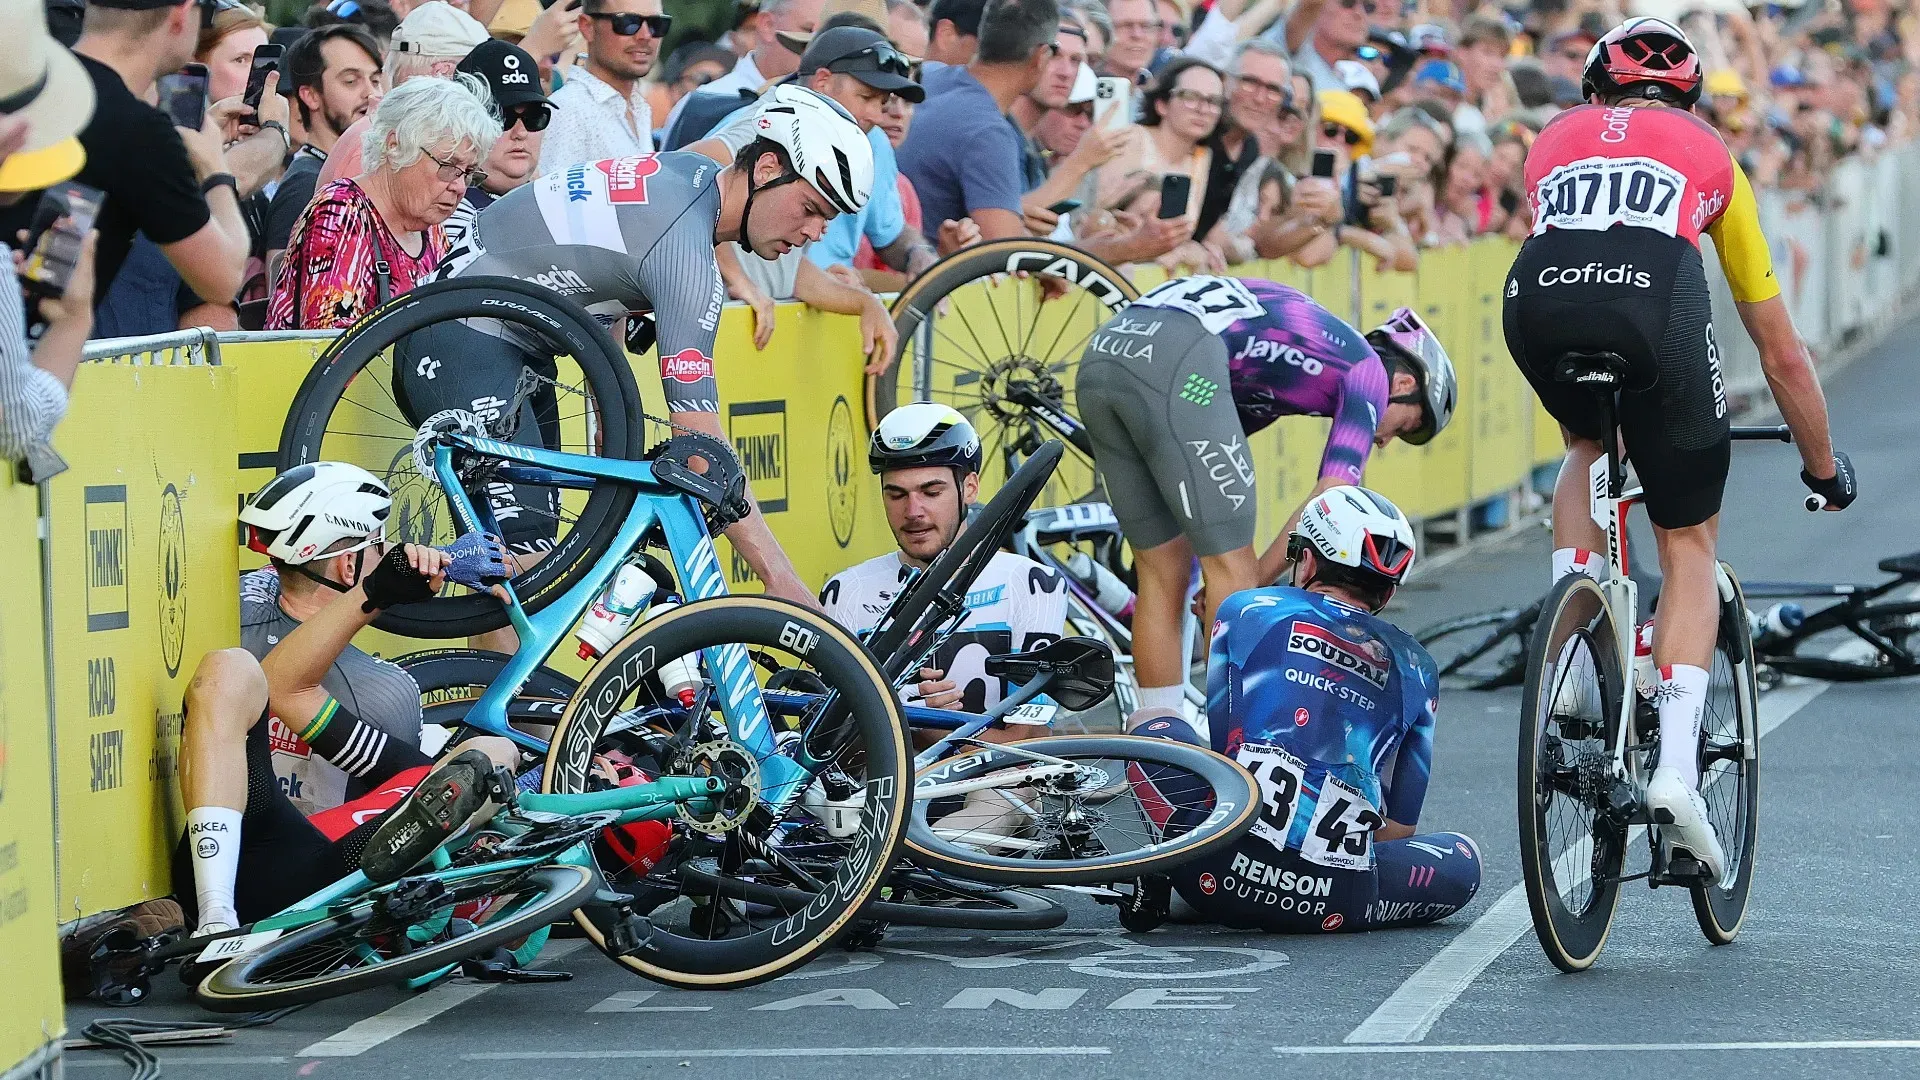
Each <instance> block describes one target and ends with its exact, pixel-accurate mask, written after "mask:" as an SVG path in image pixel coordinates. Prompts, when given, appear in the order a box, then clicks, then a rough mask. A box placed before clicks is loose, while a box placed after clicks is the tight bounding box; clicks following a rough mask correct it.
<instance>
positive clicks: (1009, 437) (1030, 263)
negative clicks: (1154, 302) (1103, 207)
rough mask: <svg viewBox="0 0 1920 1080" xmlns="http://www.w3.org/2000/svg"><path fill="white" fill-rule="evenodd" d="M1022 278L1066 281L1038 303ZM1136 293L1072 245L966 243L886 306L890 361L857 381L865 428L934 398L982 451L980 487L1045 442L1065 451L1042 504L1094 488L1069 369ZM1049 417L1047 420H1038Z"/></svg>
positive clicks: (1033, 285)
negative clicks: (896, 339)
mask: <svg viewBox="0 0 1920 1080" xmlns="http://www.w3.org/2000/svg"><path fill="white" fill-rule="evenodd" d="M1016 271H1025V272H1028V273H1030V274H1033V275H1035V276H1036V277H1042V278H1051V279H1054V280H1055V281H1059V282H1064V283H1066V285H1065V287H1066V290H1067V294H1066V295H1065V296H1061V297H1059V298H1057V299H1053V300H1047V301H1044V302H1043V301H1042V299H1041V292H1040V285H1039V282H1038V281H1036V280H1031V279H1029V280H1021V279H1018V278H1013V277H1009V276H1008V275H1009V274H1011V273H1014V272H1016ZM1139 295H1140V293H1139V291H1138V290H1136V289H1135V288H1134V287H1133V284H1132V283H1131V282H1129V281H1128V280H1127V279H1126V278H1125V277H1124V276H1122V275H1121V274H1120V273H1119V271H1117V270H1115V269H1114V268H1113V267H1110V266H1108V265H1106V264H1105V263H1103V262H1101V261H1100V260H1099V259H1096V258H1094V257H1093V256H1091V255H1088V254H1087V253H1086V252H1084V251H1080V250H1079V249H1077V248H1072V247H1068V246H1067V245H1064V244H1056V243H1053V242H1051V241H1047V240H1034V239H1020V238H1015V239H1009V240H996V241H993V242H992V243H986V244H977V245H975V246H973V247H970V248H967V249H965V250H964V251H960V252H957V253H955V254H953V255H950V256H948V257H947V258H946V259H943V260H941V261H940V262H939V263H936V264H934V266H932V267H931V268H929V269H928V270H927V272H926V273H924V274H922V275H920V276H919V277H918V278H915V279H914V281H913V283H912V284H911V285H909V286H908V287H907V288H906V290H905V291H903V292H902V293H901V294H900V296H899V298H898V299H896V300H895V301H894V302H893V308H892V313H893V324H894V328H895V329H896V330H897V331H898V332H899V335H900V352H899V355H898V356H897V357H896V359H895V363H894V364H893V366H892V367H890V368H888V369H887V371H886V372H885V373H883V374H880V375H872V376H868V378H867V425H868V426H869V427H876V426H878V425H879V423H880V418H881V417H883V416H885V415H886V414H887V413H889V412H891V411H893V410H894V409H895V408H898V407H899V406H901V405H905V404H907V403H908V402H912V401H939V402H944V403H946V404H948V405H952V406H953V407H954V408H956V409H959V410H960V411H961V412H962V413H964V414H965V415H966V417H967V419H968V420H970V421H971V422H972V423H973V426H974V427H975V429H977V430H978V431H979V432H980V439H981V445H982V446H983V447H984V448H985V450H986V464H985V465H984V466H983V468H982V470H981V471H982V480H983V481H985V482H987V483H996V482H998V481H1000V480H1002V479H1004V478H1005V477H1006V476H1007V475H1008V474H1009V473H1010V472H1012V467H1013V465H1014V464H1016V463H1017V459H1018V458H1019V457H1023V456H1025V455H1026V454H1030V453H1032V452H1033V450H1034V449H1036V448H1038V447H1039V445H1040V444H1041V443H1043V442H1045V441H1046V440H1047V439H1049V438H1060V439H1065V440H1067V441H1068V443H1069V444H1070V445H1072V446H1073V447H1074V452H1073V455H1072V457H1071V458H1070V459H1069V460H1068V461H1067V462H1066V464H1065V466H1064V467H1063V468H1062V470H1061V472H1060V474H1059V475H1058V476H1056V477H1054V479H1053V483H1052V484H1051V485H1050V486H1049V488H1048V490H1047V492H1046V495H1045V497H1044V498H1043V500H1042V505H1048V506H1054V505H1061V504H1064V503H1068V502H1074V501H1078V500H1080V499H1083V498H1085V497H1086V496H1088V495H1089V494H1091V493H1093V492H1095V491H1096V490H1097V476H1096V473H1095V470H1094V463H1093V452H1092V447H1091V445H1090V444H1089V443H1087V442H1086V440H1085V433H1084V432H1079V437H1078V438H1075V435H1074V433H1075V432H1076V431H1078V429H1079V424H1078V422H1077V420H1072V419H1068V420H1065V421H1062V420H1059V419H1057V418H1056V417H1057V414H1060V413H1064V414H1065V415H1066V416H1067V417H1068V418H1072V417H1074V416H1075V415H1076V414H1077V413H1078V409H1077V408H1076V407H1075V405H1074V402H1073V368H1074V365H1076V364H1078V363H1079V362H1080V353H1081V350H1082V349H1084V348H1085V347H1086V343H1087V339H1088V338H1090V337H1092V336H1093V332H1094V331H1095V330H1097V329H1099V328H1100V325H1101V324H1102V323H1105V322H1106V321H1107V319H1108V318H1110V317H1111V316H1112V315H1113V313H1114V312H1116V311H1118V310H1120V309H1121V308H1122V307H1125V306H1126V305H1127V303H1129V302H1130V301H1132V300H1135V299H1137V298H1138V297H1139ZM1049 413H1054V414H1056V415H1055V416H1050V415H1048V414H1049Z"/></svg>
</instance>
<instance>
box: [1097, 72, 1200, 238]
mask: <svg viewBox="0 0 1920 1080" xmlns="http://www.w3.org/2000/svg"><path fill="white" fill-rule="evenodd" d="M1226 106H1227V96H1226V79H1225V77H1224V76H1223V75H1222V74H1221V72H1220V69H1219V68H1216V67H1214V66H1213V65H1212V64H1209V63H1207V62H1206V61H1204V60H1200V59H1196V58H1195V57H1191V56H1183V57H1178V58H1176V59H1174V60H1173V61H1171V62H1169V63H1168V64H1167V65H1166V66H1165V67H1164V68H1162V69H1161V71H1160V74H1159V75H1158V76H1156V77H1155V79H1154V81H1153V86H1152V87H1151V88H1150V89H1149V90H1148V91H1147V95H1146V97H1145V99H1144V100H1143V102H1142V104H1141V109H1142V115H1141V118H1140V126H1141V128H1142V129H1143V136H1142V137H1141V138H1139V139H1137V140H1135V141H1134V142H1132V143H1130V144H1129V145H1128V146H1127V148H1126V149H1125V150H1124V151H1123V152H1122V153H1121V154H1119V155H1118V156H1116V157H1115V158H1114V159H1113V161H1111V162H1109V163H1108V164H1107V165H1106V166H1105V167H1104V168H1102V169H1101V170H1100V184H1099V201H1100V205H1101V206H1103V207H1107V208H1109V209H1121V210H1130V211H1134V212H1136V213H1142V214H1151V215H1153V216H1155V217H1158V216H1159V211H1160V204H1159V191H1160V188H1161V183H1162V180H1163V178H1164V177H1167V176H1170V175H1179V176H1186V177H1188V178H1189V179H1190V181H1191V187H1190V188H1189V193H1188V196H1187V210H1186V213H1185V214H1184V215H1182V220H1183V221H1184V222H1185V224H1186V227H1187V228H1188V229H1189V230H1191V229H1193V228H1194V226H1195V223H1196V222H1197V221H1198V220H1199V219H1200V217H1201V208H1202V207H1205V206H1206V205H1207V195H1208V191H1207V182H1208V179H1209V175H1210V172H1211V169H1212V166H1213V153H1214V146H1215V139H1216V138H1217V137H1218V136H1219V134H1220V132H1221V131H1222V130H1223V129H1224V127H1225V119H1224V117H1225V115H1226ZM1222 209H1224V207H1222ZM1214 216H1215V218H1216V219H1217V217H1218V213H1216V214H1215V215H1214ZM1212 224H1213V222H1212V221H1207V222H1206V225H1207V226H1208V227H1209V228H1210V227H1212ZM1160 261H1161V263H1162V264H1163V265H1167V266H1169V267H1172V266H1174V265H1180V264H1184V265H1186V266H1190V267H1193V268H1194V269H1197V270H1202V271H1205V270H1211V271H1214V272H1216V273H1217V272H1220V271H1224V270H1225V269H1226V262H1225V259H1224V256H1223V255H1222V254H1221V252H1220V251H1219V249H1218V248H1206V247H1204V246H1203V245H1202V244H1200V243H1197V242H1194V241H1192V240H1191V238H1189V239H1188V240H1187V241H1183V242H1182V243H1181V245H1180V246H1179V247H1176V248H1175V249H1174V250H1173V251H1171V252H1169V253H1167V254H1166V255H1164V256H1162V257H1161V259H1160Z"/></svg>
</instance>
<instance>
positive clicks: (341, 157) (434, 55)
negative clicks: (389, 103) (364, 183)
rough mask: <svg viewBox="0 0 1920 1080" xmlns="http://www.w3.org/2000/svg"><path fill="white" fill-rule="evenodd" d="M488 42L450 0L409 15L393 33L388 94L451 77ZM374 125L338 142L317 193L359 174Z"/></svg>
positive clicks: (435, 0) (360, 125)
mask: <svg viewBox="0 0 1920 1080" xmlns="http://www.w3.org/2000/svg"><path fill="white" fill-rule="evenodd" d="M486 40H487V28H486V27H484V26H482V25H480V23H479V22H478V21H477V20H475V19H474V17H473V16H471V15H468V14H467V13H466V12H464V11H461V10H460V9H458V8H455V7H451V6H449V5H448V4H447V3H446V0H428V2H427V3H424V4H421V5H419V6H417V7H415V8H414V9H413V10H412V11H409V12H408V13H407V16H406V18H404V19H402V20H400V28H399V29H397V30H395V31H394V32H393V46H392V48H391V49H390V50H389V51H388V52H387V67H386V83H387V90H388V91H389V92H391V91H394V90H398V89H399V88H400V87H402V86H404V85H406V83H407V81H408V80H409V79H414V78H420V77H432V78H436V79H445V78H449V77H451V76H452V75H453V72H454V68H456V67H458V66H459V64H460V61H462V60H464V59H466V57H467V54H468V53H470V52H472V51H473V48H474V46H476V45H478V44H480V43H481V42H483V41H486ZM371 123H372V121H371V118H370V117H362V118H361V119H359V120H356V121H354V122H353V125H352V126H351V127H349V128H347V130H346V132H345V133H344V134H343V135H341V136H340V141H339V142H338V143H336V144H335V145H334V148H333V151H332V152H331V153H329V154H328V155H327V160H326V161H324V162H322V163H321V165H320V176H319V178H318V180H317V181H316V182H317V184H318V186H319V187H321V188H324V187H326V186H327V185H328V184H331V183H333V182H334V181H335V180H338V179H340V178H341V177H346V176H353V175H355V174H357V173H359V172H360V167H361V164H362V162H361V158H360V153H361V149H362V147H364V146H365V144H366V133H367V130H368V129H369V127H370V126H371Z"/></svg>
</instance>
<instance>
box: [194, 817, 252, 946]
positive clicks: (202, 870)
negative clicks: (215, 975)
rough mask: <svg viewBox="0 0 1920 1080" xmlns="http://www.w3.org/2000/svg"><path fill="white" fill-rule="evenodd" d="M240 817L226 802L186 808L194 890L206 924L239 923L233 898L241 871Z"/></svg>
mask: <svg viewBox="0 0 1920 1080" xmlns="http://www.w3.org/2000/svg"><path fill="white" fill-rule="evenodd" d="M240 818H241V812H240V811H238V810H235V809H233V808H231V807H226V806H196V807H194V808H193V809H191V810H189V811H187V848H188V850H190V851H192V852H193V892H194V895H195V896H196V897H198V898H199V907H200V923H201V925H203V926H204V925H209V924H212V923H225V924H226V925H228V926H238V925H239V924H240V917H239V916H238V915H236V914H235V913H234V902H233V880H234V877H235V876H236V875H237V874H239V872H240Z"/></svg>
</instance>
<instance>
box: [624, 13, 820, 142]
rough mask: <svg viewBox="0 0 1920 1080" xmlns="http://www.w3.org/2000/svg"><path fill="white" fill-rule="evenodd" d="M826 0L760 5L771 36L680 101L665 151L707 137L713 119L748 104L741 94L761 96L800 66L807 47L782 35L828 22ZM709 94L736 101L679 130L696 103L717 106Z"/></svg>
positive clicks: (807, 31) (670, 117)
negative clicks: (764, 89) (683, 117)
mask: <svg viewBox="0 0 1920 1080" xmlns="http://www.w3.org/2000/svg"><path fill="white" fill-rule="evenodd" d="M822 6H823V0H764V2H763V3H762V4H761V6H760V13H761V19H762V21H764V22H765V23H766V24H767V25H766V31H767V32H766V36H765V37H763V38H762V39H761V40H760V43H759V44H758V45H756V46H754V48H753V51H752V52H749V53H747V54H746V55H745V56H742V57H741V58H740V59H739V61H737V62H736V63H735V64H734V65H733V70H732V71H729V72H727V73H726V74H725V75H722V76H720V77H719V78H717V79H715V80H713V81H712V82H710V83H708V84H707V85H705V86H703V87H701V88H700V89H698V90H695V91H694V92H693V93H691V94H688V95H687V96H686V97H683V98H681V99H680V100H679V102H678V103H676V104H675V105H674V107H673V112H671V113H669V114H668V115H667V122H666V123H665V124H664V125H662V127H663V128H664V129H665V130H666V133H667V134H666V138H665V140H664V141H663V142H662V143H661V144H660V146H661V149H664V150H678V149H680V148H681V147H683V146H685V145H686V144H688V143H690V142H693V141H694V140H696V139H699V138H702V137H703V136H705V135H706V133H707V132H709V131H711V130H713V121H714V120H717V119H718V118H720V117H722V116H725V115H727V114H728V113H730V112H732V111H733V110H734V109H736V108H738V107H739V106H740V105H742V104H744V103H745V99H743V98H742V97H741V95H742V94H743V93H744V94H747V95H752V96H758V95H759V93H760V90H761V88H762V87H764V86H766V85H767V83H769V82H771V81H772V80H774V79H784V78H786V77H787V76H789V75H791V74H793V73H794V71H795V70H796V69H797V68H798V67H799V66H800V54H801V53H802V52H803V51H805V49H806V46H804V45H802V46H799V47H797V48H796V47H792V46H788V45H786V44H784V43H783V42H781V41H780V40H779V38H778V36H777V35H778V34H779V33H781V32H782V31H784V32H786V33H789V34H811V33H813V28H814V27H816V26H818V25H819V24H820V23H821V22H822V21H823V18H824V17H823V16H822V15H821V13H820V12H821V8H822ZM708 95H718V98H719V99H720V100H719V102H718V104H722V105H724V103H725V102H726V101H728V100H731V101H732V102H733V104H731V105H725V107H723V108H718V109H717V110H716V111H715V112H714V113H713V114H712V115H711V116H709V118H708V119H707V121H706V122H704V123H701V124H696V125H694V126H693V128H694V129H693V130H689V131H687V132H684V133H683V132H681V131H680V130H679V124H680V117H681V115H682V114H684V113H685V112H686V111H687V110H688V109H689V108H692V107H694V106H696V105H701V106H713V105H715V104H716V101H714V100H712V99H710V98H709V97H708Z"/></svg>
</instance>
